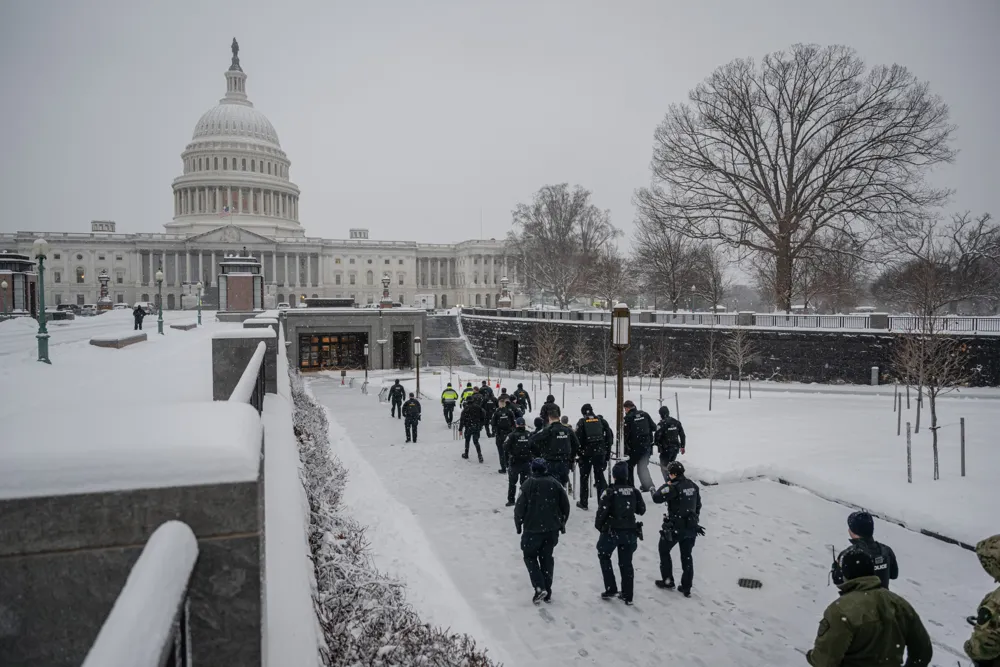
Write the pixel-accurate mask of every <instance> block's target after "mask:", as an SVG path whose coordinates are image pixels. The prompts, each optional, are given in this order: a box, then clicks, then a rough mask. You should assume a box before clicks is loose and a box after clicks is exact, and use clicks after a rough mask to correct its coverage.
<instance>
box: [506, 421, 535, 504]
mask: <svg viewBox="0 0 1000 667" xmlns="http://www.w3.org/2000/svg"><path fill="white" fill-rule="evenodd" d="M512 409H513V408H512ZM503 452H504V460H505V461H506V462H507V507H513V506H514V492H515V491H516V490H517V487H518V484H520V485H523V484H524V480H525V479H527V477H528V474H529V472H530V466H531V461H532V460H533V459H534V458H535V452H534V449H533V448H532V442H531V434H530V433H528V430H527V429H526V428H525V427H524V417H517V418H516V419H514V430H513V431H512V432H511V433H510V434H509V435H508V436H507V439H506V440H504V443H503Z"/></svg>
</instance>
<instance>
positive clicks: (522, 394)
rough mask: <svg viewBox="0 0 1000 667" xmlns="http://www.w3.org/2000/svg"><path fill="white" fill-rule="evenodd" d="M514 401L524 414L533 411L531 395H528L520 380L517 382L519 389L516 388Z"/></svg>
mask: <svg viewBox="0 0 1000 667" xmlns="http://www.w3.org/2000/svg"><path fill="white" fill-rule="evenodd" d="M514 401H515V402H516V403H517V407H519V408H521V412H523V413H524V414H528V413H529V412H531V396H529V395H528V392H527V391H525V389H524V385H523V384H522V383H520V382H518V383H517V389H515V390H514Z"/></svg>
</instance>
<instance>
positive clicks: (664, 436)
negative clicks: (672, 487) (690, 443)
mask: <svg viewBox="0 0 1000 667" xmlns="http://www.w3.org/2000/svg"><path fill="white" fill-rule="evenodd" d="M653 443H654V444H655V445H656V447H657V449H659V450H660V472H661V473H663V483H664V484H666V483H667V482H668V481H669V480H670V477H669V476H668V475H667V464H668V463H670V462H671V461H676V460H677V455H678V454H683V453H684V449H685V447H686V445H687V436H686V435H684V426H683V425H682V424H681V423H680V422H679V421H677V420H676V419H674V418H673V417H671V416H670V408H668V407H667V406H665V405H662V406H660V423H659V424H657V425H656V434H655V435H654V436H653Z"/></svg>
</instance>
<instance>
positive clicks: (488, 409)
mask: <svg viewBox="0 0 1000 667" xmlns="http://www.w3.org/2000/svg"><path fill="white" fill-rule="evenodd" d="M479 401H480V403H481V404H482V406H483V412H484V413H485V414H486V423H485V426H486V437H487V438H492V437H493V428H492V427H493V413H494V412H496V410H497V399H496V398H494V397H493V392H492V391H490V388H489V387H485V388H484V389H480V390H479ZM513 427H514V423H513V422H511V428H513Z"/></svg>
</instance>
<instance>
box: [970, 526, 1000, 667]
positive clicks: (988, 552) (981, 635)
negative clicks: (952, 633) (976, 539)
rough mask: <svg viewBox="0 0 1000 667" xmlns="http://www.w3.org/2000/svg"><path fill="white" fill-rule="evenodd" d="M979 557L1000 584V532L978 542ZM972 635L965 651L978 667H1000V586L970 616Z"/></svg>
mask: <svg viewBox="0 0 1000 667" xmlns="http://www.w3.org/2000/svg"><path fill="white" fill-rule="evenodd" d="M976 556H978V557H979V562H980V563H981V564H982V566H983V569H984V570H986V574H988V575H990V576H991V577H993V579H994V580H995V581H997V582H998V583H1000V535H994V536H993V537H987V538H986V539H985V540H983V541H981V542H980V543H979V544H977V545H976ZM968 621H969V623H970V624H971V625H972V626H973V628H972V636H971V637H969V639H968V640H967V641H966V642H965V645H964V646H963V648H964V649H965V654H966V655H967V656H969V658H971V659H972V661H973V662H974V663H975V664H976V665H977V666H978V667H1000V588H997V589H996V590H995V591H993V592H992V593H990V594H988V595H987V596H986V597H984V598H983V601H982V602H980V603H979V607H978V608H977V610H976V615H975V616H970V617H969V618H968Z"/></svg>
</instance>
